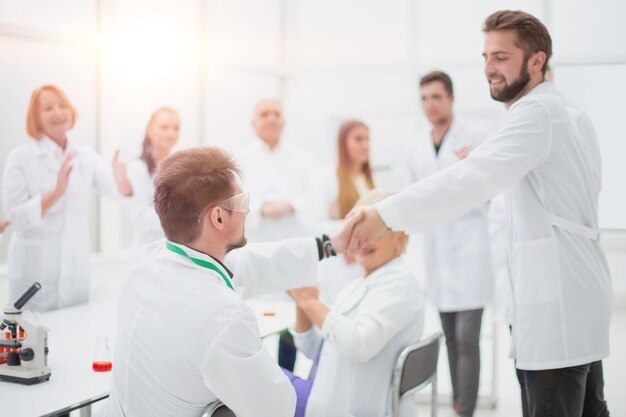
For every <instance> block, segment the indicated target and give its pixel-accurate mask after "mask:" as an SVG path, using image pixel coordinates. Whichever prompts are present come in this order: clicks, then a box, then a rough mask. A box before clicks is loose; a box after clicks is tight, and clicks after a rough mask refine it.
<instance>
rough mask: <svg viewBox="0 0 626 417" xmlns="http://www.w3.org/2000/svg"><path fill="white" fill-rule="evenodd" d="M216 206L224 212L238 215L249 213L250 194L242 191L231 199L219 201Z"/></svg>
mask: <svg viewBox="0 0 626 417" xmlns="http://www.w3.org/2000/svg"><path fill="white" fill-rule="evenodd" d="M217 206H218V207H221V208H223V209H226V210H232V211H238V212H240V213H249V212H250V193H248V191H247V190H246V191H242V192H241V193H239V194H237V195H235V196H233V197H230V198H227V199H226V200H222V201H220V202H219V203H218V204H217Z"/></svg>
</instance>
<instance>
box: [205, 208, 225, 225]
mask: <svg viewBox="0 0 626 417" xmlns="http://www.w3.org/2000/svg"><path fill="white" fill-rule="evenodd" d="M225 215H226V211H225V210H224V209H222V208H221V207H217V206H216V207H213V208H212V209H211V210H209V211H208V213H207V220H208V221H209V222H210V223H211V226H213V227H214V228H216V229H217V230H222V229H223V228H224V226H225V221H226V217H225Z"/></svg>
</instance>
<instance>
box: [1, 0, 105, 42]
mask: <svg viewBox="0 0 626 417" xmlns="http://www.w3.org/2000/svg"><path fill="white" fill-rule="evenodd" d="M96 9H97V7H96V0H55V1H49V0H28V1H14V0H0V25H8V26H10V27H11V28H20V27H25V28H29V29H31V30H33V29H34V30H35V31H36V32H37V34H43V33H52V34H55V35H66V36H67V35H73V36H78V37H79V39H80V37H83V39H82V40H83V41H84V40H86V39H84V37H92V38H95V35H96V17H97V13H96V12H97V10H96ZM91 40H92V41H93V39H91Z"/></svg>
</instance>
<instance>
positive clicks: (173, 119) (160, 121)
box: [128, 107, 180, 247]
mask: <svg viewBox="0 0 626 417" xmlns="http://www.w3.org/2000/svg"><path fill="white" fill-rule="evenodd" d="M179 132H180V120H179V117H178V113H177V112H176V111H174V110H172V109H170V108H167V107H161V108H160V109H157V110H156V111H155V112H154V113H152V115H151V116H150V120H149V121H148V126H147V127H146V134H145V137H144V140H143V145H142V151H141V156H140V157H139V158H138V159H136V160H134V161H133V162H131V163H130V164H128V178H129V180H130V182H131V184H132V199H131V215H132V218H133V223H134V224H135V246H136V247H139V246H143V245H145V244H146V243H149V242H152V241H154V240H157V239H160V238H162V237H163V236H164V235H163V230H162V229H161V223H160V222H159V218H158V216H157V214H156V212H155V211H154V202H153V198H154V184H153V182H152V180H153V178H154V173H155V171H156V168H157V165H158V164H159V163H160V162H161V161H162V160H164V159H165V158H167V157H168V156H169V155H170V153H171V152H172V148H174V146H175V145H176V143H177V142H178V137H179Z"/></svg>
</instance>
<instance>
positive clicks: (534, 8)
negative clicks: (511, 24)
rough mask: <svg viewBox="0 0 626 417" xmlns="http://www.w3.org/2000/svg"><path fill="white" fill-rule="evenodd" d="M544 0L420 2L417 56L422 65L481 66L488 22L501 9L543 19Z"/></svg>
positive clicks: (439, 0) (443, 0) (422, 0)
mask: <svg viewBox="0 0 626 417" xmlns="http://www.w3.org/2000/svg"><path fill="white" fill-rule="evenodd" d="M542 4H543V3H542V1H541V0H505V1H502V0H481V1H464V0H438V1H426V0H419V2H418V9H417V15H418V16H417V23H416V26H417V35H416V36H417V42H416V44H417V56H418V62H419V63H420V64H428V65H446V64H466V63H473V64H480V63H481V62H482V57H481V54H482V52H483V42H484V35H483V32H482V27H483V23H484V21H485V19H486V18H487V16H489V15H490V14H491V13H493V12H495V11H497V10H504V9H512V10H524V11H526V12H528V13H532V14H533V15H535V16H536V17H538V18H539V19H542V18H543V13H542Z"/></svg>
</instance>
